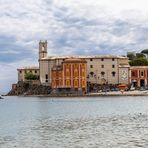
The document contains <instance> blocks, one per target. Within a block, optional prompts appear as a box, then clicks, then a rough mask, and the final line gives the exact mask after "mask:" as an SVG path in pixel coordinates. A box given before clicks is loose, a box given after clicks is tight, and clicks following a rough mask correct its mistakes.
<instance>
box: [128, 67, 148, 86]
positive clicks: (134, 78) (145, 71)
mask: <svg viewBox="0 0 148 148" xmlns="http://www.w3.org/2000/svg"><path fill="white" fill-rule="evenodd" d="M130 69H131V74H130V75H131V77H130V80H131V84H132V85H133V86H134V87H142V86H147V85H148V66H132V67H131V68H130Z"/></svg>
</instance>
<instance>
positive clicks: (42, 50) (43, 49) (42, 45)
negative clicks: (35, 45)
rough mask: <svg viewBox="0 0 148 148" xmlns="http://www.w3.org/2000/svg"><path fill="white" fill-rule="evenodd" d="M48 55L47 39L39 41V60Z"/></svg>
mask: <svg viewBox="0 0 148 148" xmlns="http://www.w3.org/2000/svg"><path fill="white" fill-rule="evenodd" d="M46 56H47V40H46V41H40V42H39V60H40V59H42V58H44V57H46Z"/></svg>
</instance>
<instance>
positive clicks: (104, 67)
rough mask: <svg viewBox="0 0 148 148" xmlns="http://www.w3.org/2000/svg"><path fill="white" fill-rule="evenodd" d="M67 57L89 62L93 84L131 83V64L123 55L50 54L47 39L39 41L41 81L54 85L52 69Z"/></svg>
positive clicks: (90, 79)
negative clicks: (48, 53)
mask: <svg viewBox="0 0 148 148" xmlns="http://www.w3.org/2000/svg"><path fill="white" fill-rule="evenodd" d="M67 58H76V59H83V60H85V61H86V62H87V74H86V76H87V81H88V82H90V83H93V84H120V83H124V84H129V82H130V81H129V73H130V66H129V63H128V58H127V57H123V56H48V55H47V41H45V42H43V41H40V42H39V70H40V81H41V83H42V84H44V85H52V69H53V67H56V66H58V65H62V62H63V61H64V60H65V59H67Z"/></svg>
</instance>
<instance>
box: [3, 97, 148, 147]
mask: <svg viewBox="0 0 148 148" xmlns="http://www.w3.org/2000/svg"><path fill="white" fill-rule="evenodd" d="M83 147H84V148H95V147H96V148H98V147H99V148H100V147H103V148H107V147H109V148H110V147H111V148H112V147H113V148H114V147H125V148H127V147H130V148H131V147H148V97H147V96H143V97H127V96H117V97H109V96H108V97H107V96H106V97H82V98H76V97H75V98H48V97H4V99H3V100H0V148H83Z"/></svg>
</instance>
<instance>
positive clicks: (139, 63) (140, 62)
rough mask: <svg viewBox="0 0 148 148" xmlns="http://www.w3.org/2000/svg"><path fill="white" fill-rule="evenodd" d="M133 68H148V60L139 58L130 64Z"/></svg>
mask: <svg viewBox="0 0 148 148" xmlns="http://www.w3.org/2000/svg"><path fill="white" fill-rule="evenodd" d="M129 64H130V65H131V66H148V60H147V59H145V58H137V59H134V60H132V61H130V62H129Z"/></svg>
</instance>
